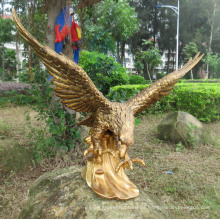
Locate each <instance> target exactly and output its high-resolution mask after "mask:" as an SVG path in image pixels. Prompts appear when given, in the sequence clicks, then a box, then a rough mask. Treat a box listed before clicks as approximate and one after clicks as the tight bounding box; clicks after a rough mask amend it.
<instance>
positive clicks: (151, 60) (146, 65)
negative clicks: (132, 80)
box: [135, 40, 161, 80]
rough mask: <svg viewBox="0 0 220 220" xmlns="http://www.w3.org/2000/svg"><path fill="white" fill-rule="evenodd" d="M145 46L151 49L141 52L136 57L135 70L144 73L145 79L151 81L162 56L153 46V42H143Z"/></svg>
mask: <svg viewBox="0 0 220 220" xmlns="http://www.w3.org/2000/svg"><path fill="white" fill-rule="evenodd" d="M143 44H144V45H148V46H149V47H150V49H148V50H145V51H140V52H137V53H136V56H135V68H136V70H137V71H138V72H142V73H143V75H144V77H145V79H150V80H151V77H150V74H151V73H152V71H153V69H154V67H157V66H158V65H159V64H160V63H161V55H160V53H159V50H158V49H156V48H155V47H154V46H153V43H152V41H146V40H143Z"/></svg>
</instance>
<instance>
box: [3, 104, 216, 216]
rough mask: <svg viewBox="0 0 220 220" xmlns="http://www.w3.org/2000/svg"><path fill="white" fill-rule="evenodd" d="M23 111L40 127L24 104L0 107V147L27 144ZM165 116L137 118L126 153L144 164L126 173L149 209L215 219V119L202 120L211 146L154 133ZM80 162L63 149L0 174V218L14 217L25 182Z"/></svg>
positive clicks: (17, 210) (25, 192)
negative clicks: (152, 203) (147, 198)
mask: <svg viewBox="0 0 220 220" xmlns="http://www.w3.org/2000/svg"><path fill="white" fill-rule="evenodd" d="M27 111H29V114H30V116H31V121H32V122H33V124H34V125H35V126H36V127H38V126H39V127H40V126H41V124H40V122H37V121H36V120H35V119H34V116H35V115H36V113H35V112H33V111H31V110H29V109H28V107H25V106H24V107H21V106H20V107H19V106H8V107H4V108H0V122H2V123H4V124H5V125H6V126H7V127H8V128H10V135H8V134H7V135H5V137H3V136H1V135H0V136H1V137H0V142H1V143H0V147H1V144H2V145H9V144H14V143H16V144H18V145H20V146H24V147H29V139H28V138H27V133H28V132H29V128H28V126H27V124H26V120H25V112H27ZM165 116H166V114H162V115H147V116H142V117H141V123H140V124H139V125H137V126H136V129H135V144H134V145H133V146H132V147H131V148H130V152H129V155H130V156H131V157H132V158H134V157H140V158H142V159H144V161H145V163H146V167H141V166H139V165H134V172H132V173H131V172H130V171H128V175H129V176H130V178H131V179H132V180H133V182H135V183H136V184H137V186H138V187H142V188H144V189H145V190H146V191H147V192H148V193H149V194H150V195H152V197H153V198H154V199H156V200H158V202H159V203H160V206H158V207H152V208H161V209H167V210H168V211H169V212H170V213H171V215H172V216H173V217H174V218H220V138H219V137H220V121H217V122H213V123H208V124H205V126H207V128H208V129H210V131H211V132H212V134H213V136H214V137H215V139H216V144H215V146H208V145H207V146H201V147H195V148H191V149H186V148H182V147H179V146H177V145H176V144H171V143H168V142H165V141H161V140H159V139H158V138H157V130H156V128H157V125H158V123H159V122H160V121H161V120H162V119H163V118H164V117H165ZM72 154H73V156H74V153H73V152H72ZM81 161H82V157H81V156H80V157H79V158H78V160H76V161H74V162H73V160H72V158H71V157H70V156H69V155H68V154H65V155H63V154H62V155H57V156H56V157H55V158H51V159H45V161H44V163H43V164H36V165H35V166H34V167H32V168H31V169H30V170H28V171H22V172H20V173H15V172H13V171H11V173H10V174H8V175H6V176H3V175H1V174H0V218H17V217H18V214H19V212H20V211H21V209H22V206H23V204H24V201H25V199H26V196H27V194H28V189H29V187H30V185H31V184H32V183H33V181H34V180H36V179H37V178H38V177H39V176H41V175H42V174H43V173H45V172H50V171H51V170H53V169H57V168H62V167H65V166H70V165H73V164H76V163H77V164H81V165H82V164H83V162H81ZM164 171H172V172H173V174H166V173H163V172H164Z"/></svg>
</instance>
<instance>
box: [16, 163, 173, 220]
mask: <svg viewBox="0 0 220 220" xmlns="http://www.w3.org/2000/svg"><path fill="white" fill-rule="evenodd" d="M81 170H82V169H81V168H80V167H77V166H71V167H67V168H64V169H59V170H56V171H53V172H51V173H46V174H44V175H43V176H41V177H40V178H39V179H37V180H36V181H35V182H34V183H33V185H32V186H31V188H30V190H29V195H28V200H27V201H26V203H25V205H24V207H23V209H22V211H21V213H20V216H19V218H30V219H33V218H35V219H37V218H41V219H44V218H46V219H47V218H51V219H55V218H59V219H69V218H71V219H75V218H78V219H81V218H82V219H86V218H90V219H97V218H98V219H99V218H103V219H109V218H115V219H124V218H133V219H136V218H171V217H170V216H168V214H167V213H166V212H165V210H159V209H160V207H161V206H159V205H158V204H157V203H156V202H155V201H153V200H152V199H151V198H150V196H149V195H148V194H147V193H146V192H144V191H143V190H141V189H140V196H139V197H137V198H135V199H131V200H126V201H120V200H107V199H103V198H100V197H98V196H96V195H95V194H94V193H93V191H92V190H91V189H90V188H89V187H88V186H87V184H86V182H85V180H83V178H82V176H81Z"/></svg>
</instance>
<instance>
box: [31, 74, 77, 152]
mask: <svg viewBox="0 0 220 220" xmlns="http://www.w3.org/2000/svg"><path fill="white" fill-rule="evenodd" d="M38 75H39V77H40V76H41V81H42V82H41V84H35V85H33V86H32V89H31V90H30V92H31V93H32V94H33V95H34V96H35V97H36V105H34V106H33V107H32V108H33V110H35V111H37V112H38V115H37V120H41V121H42V122H43V121H44V122H45V123H46V124H45V127H44V128H43V129H40V130H35V129H34V128H32V131H33V132H31V135H34V136H35V137H33V139H32V143H33V145H34V147H35V149H36V152H38V153H35V155H37V156H40V155H41V154H44V153H43V152H47V151H46V149H47V150H48V149H50V148H51V149H55V150H56V149H59V148H61V149H65V150H70V149H72V148H75V147H76V145H77V142H79V140H80V132H79V129H78V128H77V126H76V123H75V113H74V114H67V113H66V112H65V110H64V108H63V106H62V105H61V104H60V103H59V100H58V99H55V94H54V92H53V86H52V84H51V83H49V82H48V76H47V74H46V73H45V72H41V73H39V74H38ZM46 127H47V128H48V135H45V134H46V133H45V132H44V131H45V129H46ZM43 134H44V135H43ZM49 152H51V151H50V150H48V152H47V156H48V154H49Z"/></svg>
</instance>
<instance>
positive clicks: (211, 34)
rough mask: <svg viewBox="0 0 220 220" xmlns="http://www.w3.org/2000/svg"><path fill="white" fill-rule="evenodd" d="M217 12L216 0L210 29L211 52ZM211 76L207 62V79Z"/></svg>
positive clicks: (209, 49)
mask: <svg viewBox="0 0 220 220" xmlns="http://www.w3.org/2000/svg"><path fill="white" fill-rule="evenodd" d="M215 14H216V1H215V2H214V5H213V16H212V21H211V22H210V26H211V31H210V37H209V48H208V52H209V53H210V52H211V51H212V40H213V30H214V24H215ZM208 78H209V64H207V79H208Z"/></svg>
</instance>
